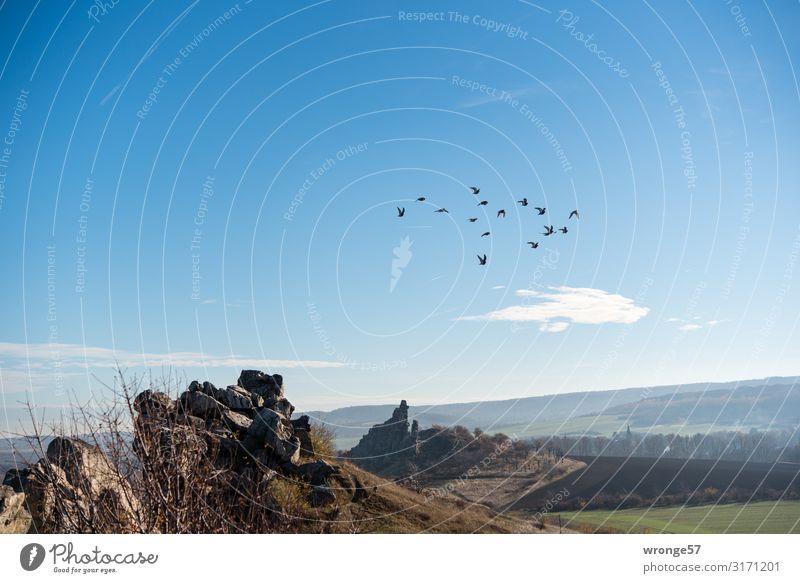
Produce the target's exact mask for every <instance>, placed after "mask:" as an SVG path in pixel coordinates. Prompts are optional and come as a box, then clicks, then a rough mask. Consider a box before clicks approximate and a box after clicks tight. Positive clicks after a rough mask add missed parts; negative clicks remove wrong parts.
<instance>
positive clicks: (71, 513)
mask: <svg viewBox="0 0 800 583" xmlns="http://www.w3.org/2000/svg"><path fill="white" fill-rule="evenodd" d="M3 484H4V485H5V486H8V487H10V488H11V489H12V490H13V491H14V492H16V493H17V494H20V495H23V496H24V507H25V510H26V511H27V513H28V514H29V515H30V530H31V531H32V532H45V533H47V532H60V533H63V532H77V531H78V529H77V528H76V525H78V524H81V523H85V522H87V521H91V522H92V523H93V524H95V525H97V526H98V528H100V529H102V526H103V525H104V524H111V523H113V524H115V525H122V527H123V529H124V525H126V524H131V523H132V520H133V518H134V515H135V512H136V508H137V502H136V500H135V498H134V496H133V493H132V490H131V489H130V487H128V485H127V484H126V483H125V482H124V481H121V480H120V479H119V475H118V473H117V472H116V470H115V469H114V467H113V465H112V464H111V462H110V461H109V459H108V457H106V455H105V454H104V453H103V452H102V451H101V450H100V448H98V447H97V446H94V445H91V444H89V443H86V442H85V441H82V440H80V439H73V438H67V437H57V438H55V439H53V440H52V441H51V442H50V444H49V445H48V447H47V453H46V455H45V457H44V458H42V459H41V460H39V461H38V462H36V463H35V464H33V465H31V466H29V467H27V468H24V469H22V470H17V469H13V470H9V472H8V473H7V474H6V476H5V478H4V480H3ZM2 528H3V527H2V525H0V532H4V531H3V530H2Z"/></svg>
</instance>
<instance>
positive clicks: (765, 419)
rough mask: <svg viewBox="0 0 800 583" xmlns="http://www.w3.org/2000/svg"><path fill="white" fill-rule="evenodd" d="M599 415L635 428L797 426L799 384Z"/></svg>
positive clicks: (646, 403)
mask: <svg viewBox="0 0 800 583" xmlns="http://www.w3.org/2000/svg"><path fill="white" fill-rule="evenodd" d="M603 414H604V415H614V416H617V417H619V418H623V419H626V420H629V422H630V424H631V426H632V427H639V428H642V427H651V426H655V425H677V424H681V423H686V424H687V425H701V424H714V425H719V426H738V425H741V426H743V427H755V428H758V429H766V428H772V429H776V428H785V427H792V426H796V425H798V424H800V384H780V385H771V386H768V387H763V386H738V387H733V388H729V389H715V390H710V391H707V392H691V393H681V394H677V395H663V396H654V397H649V398H647V399H643V400H641V401H637V402H635V403H626V404H623V405H617V406H614V407H610V408H608V409H606V410H605V411H603Z"/></svg>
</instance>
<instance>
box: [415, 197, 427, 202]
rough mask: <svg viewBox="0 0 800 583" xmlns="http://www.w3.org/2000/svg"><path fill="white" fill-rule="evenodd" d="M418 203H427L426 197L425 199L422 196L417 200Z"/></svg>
mask: <svg viewBox="0 0 800 583" xmlns="http://www.w3.org/2000/svg"><path fill="white" fill-rule="evenodd" d="M417 202H425V197H424V196H420V197H419V198H418V199H417Z"/></svg>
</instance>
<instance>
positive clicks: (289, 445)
mask: <svg viewBox="0 0 800 583" xmlns="http://www.w3.org/2000/svg"><path fill="white" fill-rule="evenodd" d="M244 446H245V448H246V449H247V450H248V451H251V452H255V451H256V450H258V449H260V448H261V447H267V448H268V449H269V450H270V452H271V453H272V454H273V455H274V456H275V458H276V460H277V462H278V463H281V464H282V463H286V462H291V463H297V462H298V461H299V459H300V440H299V439H298V438H297V437H296V436H295V435H294V430H293V428H292V424H291V423H290V422H289V420H288V419H286V417H284V416H283V415H281V414H280V413H277V412H276V411H273V410H272V409H268V408H266V407H263V408H262V409H259V411H258V412H257V413H256V415H255V417H254V418H253V423H252V424H251V425H250V430H249V432H248V434H247V439H246V440H245V442H244Z"/></svg>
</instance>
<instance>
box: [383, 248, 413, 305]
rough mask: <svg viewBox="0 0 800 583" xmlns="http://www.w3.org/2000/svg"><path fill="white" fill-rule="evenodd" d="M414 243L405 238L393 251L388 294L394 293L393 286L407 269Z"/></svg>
mask: <svg viewBox="0 0 800 583" xmlns="http://www.w3.org/2000/svg"><path fill="white" fill-rule="evenodd" d="M413 244H414V243H413V242H412V241H411V240H410V239H409V238H408V237H405V238H403V239H401V240H400V245H398V246H397V247H395V248H394V249H393V251H394V257H393V258H392V278H391V279H390V280H389V293H392V292H393V291H394V286H396V285H397V282H398V281H400V278H401V277H403V269H405V268H406V267H408V264H409V262H410V261H411V257H412V256H413V255H414V254H413V253H412V252H411V245H413Z"/></svg>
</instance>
